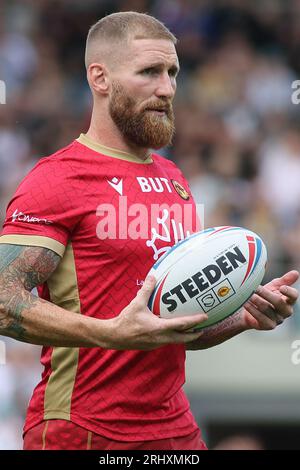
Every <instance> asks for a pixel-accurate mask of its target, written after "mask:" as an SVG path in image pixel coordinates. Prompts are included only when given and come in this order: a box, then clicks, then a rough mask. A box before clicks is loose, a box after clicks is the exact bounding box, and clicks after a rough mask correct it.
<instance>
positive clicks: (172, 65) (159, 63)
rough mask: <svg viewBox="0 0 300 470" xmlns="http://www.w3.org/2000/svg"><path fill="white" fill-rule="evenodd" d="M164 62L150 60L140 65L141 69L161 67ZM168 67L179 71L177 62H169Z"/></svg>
mask: <svg viewBox="0 0 300 470" xmlns="http://www.w3.org/2000/svg"><path fill="white" fill-rule="evenodd" d="M165 65H166V64H165V63H164V62H151V63H149V64H144V65H141V66H140V68H141V69H151V68H163V67H164V66H165ZM168 68H169V69H172V70H175V71H176V72H177V73H178V72H179V71H180V66H179V64H170V65H169V66H168Z"/></svg>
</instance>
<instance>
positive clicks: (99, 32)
mask: <svg viewBox="0 0 300 470" xmlns="http://www.w3.org/2000/svg"><path fill="white" fill-rule="evenodd" d="M129 39H166V40H169V41H172V42H173V44H176V43H177V39H176V37H175V36H174V35H173V34H172V33H171V31H169V29H168V28H167V27H166V26H165V25H164V24H163V23H162V22H161V21H159V20H157V19H156V18H154V17H153V16H150V15H147V14H146V13H138V12H135V11H125V12H119V13H112V14H111V15H108V16H105V17H104V18H101V19H100V20H99V21H97V23H95V24H94V25H93V26H92V27H91V28H90V30H89V32H88V36H87V41H86V51H85V65H86V67H87V68H88V66H89V65H90V62H91V58H90V51H91V50H92V49H93V46H94V45H96V44H99V46H100V48H101V45H102V44H104V43H105V44H108V45H110V44H114V43H124V42H126V41H128V40H129Z"/></svg>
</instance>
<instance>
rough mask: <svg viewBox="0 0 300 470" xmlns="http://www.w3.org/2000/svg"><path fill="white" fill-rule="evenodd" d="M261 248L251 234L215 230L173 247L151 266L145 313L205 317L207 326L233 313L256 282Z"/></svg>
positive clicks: (259, 275) (259, 274)
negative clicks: (151, 287) (152, 282)
mask: <svg viewBox="0 0 300 470" xmlns="http://www.w3.org/2000/svg"><path fill="white" fill-rule="evenodd" d="M266 260H267V251H266V247H265V245H264V243H263V241H262V240H261V238H260V237H259V236H258V235H257V234H255V233H254V232H252V231H250V230H247V229H243V228H241V227H228V226H226V227H215V228H210V229H206V230H204V231H202V232H199V233H195V234H193V235H191V236H190V237H188V238H187V239H185V240H183V241H181V242H179V243H178V244H176V245H174V246H173V247H172V248H171V249H170V250H169V251H168V252H167V253H166V254H165V255H164V256H163V257H162V258H161V259H160V260H158V261H157V263H155V265H154V266H153V268H152V269H151V271H150V272H151V273H152V274H154V276H155V277H156V279H157V284H156V287H155V290H154V292H153V294H152V296H151V298H150V301H149V308H150V309H151V310H152V311H153V313H155V314H156V315H159V316H161V317H163V318H174V317H176V316H184V315H195V314H197V313H200V312H205V313H207V315H208V320H207V321H206V322H204V323H202V324H201V325H199V328H204V327H207V326H210V325H213V324H215V323H217V322H219V321H221V320H223V319H224V318H226V317H228V316H229V315H231V314H232V313H234V312H236V311H237V310H238V309H239V308H241V307H242V305H243V304H244V303H245V302H246V301H247V299H248V298H249V297H250V296H251V295H252V294H253V292H254V291H255V290H256V288H257V287H258V285H259V284H260V283H261V281H262V279H263V276H264V273H265V265H266Z"/></svg>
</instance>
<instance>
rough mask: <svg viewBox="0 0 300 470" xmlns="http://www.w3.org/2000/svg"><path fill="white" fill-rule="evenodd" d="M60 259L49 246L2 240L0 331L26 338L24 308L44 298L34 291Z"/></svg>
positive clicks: (0, 252) (21, 338) (0, 248)
mask: <svg viewBox="0 0 300 470" xmlns="http://www.w3.org/2000/svg"><path fill="white" fill-rule="evenodd" d="M60 260H61V258H60V256H59V255H57V254H56V253H55V252H54V251H52V250H49V249H47V248H41V247H31V246H21V245H9V244H0V334H4V335H6V336H11V337H13V338H16V339H19V340H22V341H26V329H25V328H24V325H23V320H24V318H23V312H24V310H29V309H30V308H32V307H34V306H35V305H36V303H37V302H38V301H40V300H39V299H37V297H36V296H34V295H33V294H31V293H30V291H31V290H32V289H33V288H34V287H36V286H38V285H40V284H43V283H44V282H45V281H46V280H47V279H48V278H49V277H50V276H51V274H52V273H53V272H54V271H55V269H56V268H57V266H58V264H59V262H60Z"/></svg>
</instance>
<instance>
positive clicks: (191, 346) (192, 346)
mask: <svg viewBox="0 0 300 470" xmlns="http://www.w3.org/2000/svg"><path fill="white" fill-rule="evenodd" d="M247 329H248V328H246V326H245V325H243V323H242V311H241V310H240V311H239V312H237V313H235V314H234V315H232V316H230V317H228V318H226V319H225V320H223V321H222V322H220V323H217V324H216V325H213V326H209V327H208V328H205V329H203V335H202V336H201V337H200V338H199V340H196V341H192V342H191V343H188V344H186V349H187V350H191V351H197V350H198V349H207V348H211V347H213V346H216V345H217V344H221V343H224V341H227V340H228V339H230V338H233V337H234V336H236V335H238V334H240V333H242V332H243V331H245V330H247Z"/></svg>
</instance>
